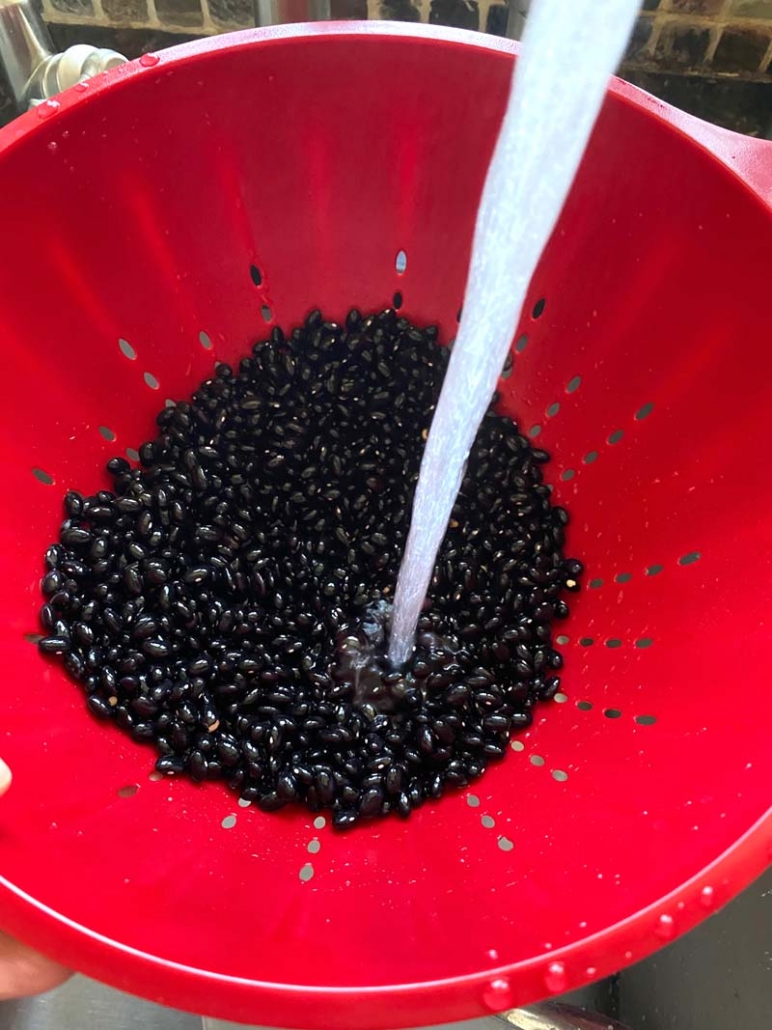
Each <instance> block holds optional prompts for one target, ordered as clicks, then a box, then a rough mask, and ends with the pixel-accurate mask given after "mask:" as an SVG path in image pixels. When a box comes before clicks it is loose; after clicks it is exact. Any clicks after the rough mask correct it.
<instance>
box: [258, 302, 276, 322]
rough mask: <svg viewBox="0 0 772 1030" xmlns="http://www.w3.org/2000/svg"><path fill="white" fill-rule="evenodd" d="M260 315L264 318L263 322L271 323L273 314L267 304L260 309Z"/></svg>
mask: <svg viewBox="0 0 772 1030" xmlns="http://www.w3.org/2000/svg"><path fill="white" fill-rule="evenodd" d="M260 314H261V315H262V316H263V321H265V322H270V321H271V319H272V318H273V312H272V311H271V309H270V308H269V307H268V305H267V304H263V306H262V307H261V308H260Z"/></svg>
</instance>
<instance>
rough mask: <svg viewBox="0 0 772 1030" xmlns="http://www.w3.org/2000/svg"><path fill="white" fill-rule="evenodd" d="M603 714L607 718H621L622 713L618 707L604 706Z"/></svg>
mask: <svg viewBox="0 0 772 1030" xmlns="http://www.w3.org/2000/svg"><path fill="white" fill-rule="evenodd" d="M603 714H604V715H605V716H606V718H607V719H621V718H622V713H621V712H620V711H619V709H618V708H604V710H603Z"/></svg>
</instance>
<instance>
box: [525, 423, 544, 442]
mask: <svg viewBox="0 0 772 1030" xmlns="http://www.w3.org/2000/svg"><path fill="white" fill-rule="evenodd" d="M540 433H541V426H540V425H539V423H538V422H537V423H536V425H535V426H531V428H530V429H529V430H528V435H529V436H530V438H531V439H532V440H535V439H536V437H537V436H538V435H539V434H540Z"/></svg>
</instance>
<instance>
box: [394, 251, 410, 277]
mask: <svg viewBox="0 0 772 1030" xmlns="http://www.w3.org/2000/svg"><path fill="white" fill-rule="evenodd" d="M394 267H395V268H396V270H397V272H399V274H400V275H402V273H403V272H404V271H405V269H406V268H407V254H406V253H405V252H404V250H398V251H397V259H396V261H395V262H394Z"/></svg>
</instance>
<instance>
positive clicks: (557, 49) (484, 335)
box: [389, 0, 639, 666]
mask: <svg viewBox="0 0 772 1030" xmlns="http://www.w3.org/2000/svg"><path fill="white" fill-rule="evenodd" d="M638 7H639V0H571V3H570V4H567V3H565V0H537V2H535V3H534V4H533V5H532V7H531V11H530V14H529V17H528V22H527V27H526V32H525V35H524V39H523V49H522V55H521V57H520V58H519V60H518V62H517V68H516V74H515V75H514V76H513V81H512V89H511V93H510V98H509V103H508V106H507V111H506V114H505V115H504V121H503V123H502V126H501V132H500V134H499V138H498V141H497V143H496V148H495V150H494V153H493V158H492V160H491V164H490V167H489V169H488V175H487V178H486V182H485V187H484V189H483V193H482V199H481V202H480V208H479V211H478V214H477V223H476V225H475V232H474V243H473V247H472V259H471V263H470V268H469V278H468V282H467V290H466V296H465V297H464V305H463V317H462V319H461V325H460V327H459V333H458V337H457V339H456V342H455V345H454V347H453V354H452V356H451V359H450V363H449V365H448V370H447V373H446V375H445V382H444V384H443V388H442V393H441V395H440V400H439V403H438V405H437V411H436V413H435V416H434V420H433V422H432V427H431V431H430V433H429V438H428V440H427V443H426V449H425V451H424V456H423V461H422V463H421V474H420V477H419V480H418V485H417V488H416V493H415V500H414V503H413V515H412V521H411V524H410V533H409V535H408V540H407V546H406V548H405V554H404V557H403V559H402V566H401V568H400V572H399V579H398V581H397V590H396V594H395V598H394V616H393V621H392V630H391V636H390V640H389V658H390V660H391V662H392V664H393V665H394V666H400V665H402V664H403V663H404V662H405V661H406V660H407V658H408V656H409V654H410V651H411V648H412V646H413V638H414V635H415V628H416V625H417V622H418V616H419V614H420V611H421V606H422V604H423V602H424V599H425V597H426V593H427V590H428V587H429V581H430V580H431V576H432V571H433V569H434V562H435V559H436V556H437V551H438V549H439V546H440V544H441V543H442V538H443V536H444V535H445V530H446V527H447V524H448V520H449V518H450V513H451V510H452V508H453V504H454V501H455V499H456V495H457V493H458V489H459V486H460V485H461V480H462V477H463V467H464V462H465V461H466V459H467V457H468V455H469V451H470V449H471V447H472V443H473V441H474V438H475V436H476V434H477V429H478V427H479V425H480V421H481V419H482V417H483V415H484V414H485V411H486V409H487V407H488V404H489V403H490V399H491V396H492V395H493V391H494V389H495V387H496V383H497V381H498V378H499V375H500V373H501V369H502V366H503V364H504V361H505V359H506V357H507V354H508V351H509V348H510V345H511V343H512V338H513V336H514V333H515V329H516V328H517V323H518V321H519V317H520V312H521V309H522V307H523V302H524V300H525V296H526V292H527V290H528V286H529V283H530V281H531V277H532V276H533V273H534V270H535V269H536V265H537V263H538V261H539V258H540V257H541V254H542V251H543V250H544V247H545V246H546V243H547V241H548V239H549V237H550V234H551V233H552V230H553V228H554V226H555V223H556V221H557V219H558V216H559V214H560V211H561V209H562V207H563V203H564V201H565V198H566V195H567V194H568V191H569V189H570V187H571V183H572V182H573V179H574V175H575V174H576V170H577V168H578V166H579V162H580V160H581V157H582V154H583V153H584V149H585V147H586V145H587V140H588V138H589V135H590V132H591V130H592V127H593V125H594V124H595V120H596V118H597V115H598V111H599V110H600V106H601V103H602V102H603V98H604V96H605V92H606V86H607V83H608V79H609V76H610V75H611V73H612V72H613V70H614V68H615V67H616V65H617V63H618V62H619V60H620V58H621V56H622V52H623V49H624V46H625V43H626V42H627V38H628V36H629V33H630V29H631V27H632V24H633V19H634V17H635V14H636V12H637V10H638Z"/></svg>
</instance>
